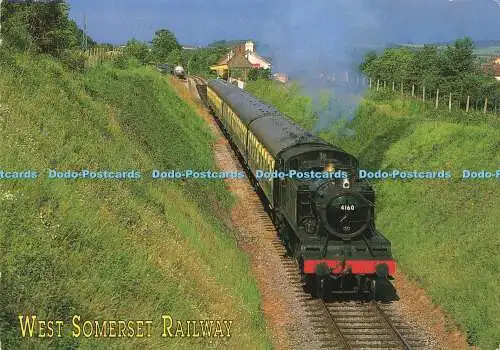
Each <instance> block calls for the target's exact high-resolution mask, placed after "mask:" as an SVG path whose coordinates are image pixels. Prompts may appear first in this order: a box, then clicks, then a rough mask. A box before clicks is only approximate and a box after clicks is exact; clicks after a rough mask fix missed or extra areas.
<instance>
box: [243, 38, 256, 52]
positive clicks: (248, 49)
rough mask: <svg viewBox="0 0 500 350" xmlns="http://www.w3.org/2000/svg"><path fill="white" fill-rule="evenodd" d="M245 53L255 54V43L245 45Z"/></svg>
mask: <svg viewBox="0 0 500 350" xmlns="http://www.w3.org/2000/svg"><path fill="white" fill-rule="evenodd" d="M245 52H247V53H249V52H255V47H254V44H253V41H250V40H248V41H247V42H246V43H245Z"/></svg>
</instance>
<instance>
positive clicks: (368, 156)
mask: <svg viewBox="0 0 500 350" xmlns="http://www.w3.org/2000/svg"><path fill="white" fill-rule="evenodd" d="M261 84H263V83H261ZM268 89H274V85H273V84H270V85H268ZM280 89H282V87H281V86H278V85H276V90H277V91H280ZM251 91H252V92H253V93H254V94H256V95H258V96H260V97H261V98H263V99H265V100H267V101H270V95H271V96H272V95H273V94H276V92H272V93H269V90H264V89H261V90H259V89H254V88H253V87H252V88H251ZM274 102H275V105H276V106H277V107H278V108H281V109H282V110H283V111H286V112H287V113H288V114H289V115H290V116H292V117H294V118H295V115H297V116H298V117H297V118H296V119H297V120H298V121H299V122H300V121H301V118H302V114H301V109H294V108H291V107H290V106H288V107H289V108H288V109H286V108H284V107H285V106H283V103H280V101H278V100H275V101H274ZM303 124H304V123H303ZM347 126H348V127H350V128H352V129H353V130H354V131H355V135H354V136H352V137H342V136H339V133H337V132H336V130H334V131H332V130H324V131H323V132H322V136H323V137H325V139H327V140H329V141H331V142H332V143H334V144H337V145H339V146H341V147H343V148H344V149H346V150H347V151H349V152H351V153H353V154H355V155H356V156H357V157H358V158H359V160H360V164H361V168H364V169H374V170H375V169H394V168H397V169H402V170H420V169H422V170H426V169H429V170H439V169H445V170H450V171H452V173H453V176H454V177H453V178H452V179H449V180H439V181H437V180H432V181H424V180H413V181H410V180H408V181H395V180H392V181H391V180H384V181H373V184H374V186H375V189H376V195H377V209H376V216H377V217H376V224H377V227H378V229H380V230H381V231H382V232H383V233H384V234H385V235H386V236H387V237H388V238H389V239H390V240H391V241H392V244H393V253H394V254H395V257H396V258H397V260H398V263H399V265H400V267H401V269H402V270H403V271H404V272H405V273H406V274H407V275H409V276H410V277H411V278H412V279H413V280H415V281H417V282H418V283H419V285H420V286H422V287H423V288H425V289H426V291H427V292H428V293H429V295H430V296H431V297H432V299H433V301H434V302H435V303H437V304H439V305H441V306H442V307H443V308H444V309H445V310H446V311H447V312H448V313H449V314H450V315H451V316H452V318H453V319H454V320H455V321H456V322H457V323H458V324H459V325H460V326H461V328H462V330H463V331H464V332H465V333H466V334H467V338H468V341H469V343H470V344H474V345H479V346H480V347H481V348H482V349H493V348H494V347H496V346H498V342H499V341H500V338H499V337H498V335H499V334H500V323H499V322H498V320H499V319H500V294H499V293H498V287H499V286H498V281H499V278H500V273H499V267H500V256H499V254H498V251H499V250H500V240H499V235H498V229H499V227H500V201H499V198H500V190H499V180H462V179H461V171H462V170H463V169H471V170H481V169H485V170H490V171H496V169H500V167H499V164H500V120H499V119H498V116H495V115H491V114H486V115H485V114H483V113H480V112H474V113H468V114H466V113H465V112H460V111H454V112H452V113H449V112H447V111H442V110H437V111H436V110H434V109H433V108H429V107H428V106H426V105H423V104H422V103H419V102H417V101H415V100H410V99H398V98H393V97H391V96H390V95H384V94H370V95H368V96H367V98H366V99H365V100H364V101H363V103H362V104H361V105H360V107H359V110H358V113H357V115H356V117H355V118H354V120H353V121H352V122H351V123H350V124H349V125H347Z"/></svg>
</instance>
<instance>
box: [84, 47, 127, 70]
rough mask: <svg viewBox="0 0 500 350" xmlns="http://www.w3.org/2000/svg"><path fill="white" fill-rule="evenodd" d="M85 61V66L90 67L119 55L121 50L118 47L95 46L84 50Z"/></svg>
mask: <svg viewBox="0 0 500 350" xmlns="http://www.w3.org/2000/svg"><path fill="white" fill-rule="evenodd" d="M85 54H86V61H85V66H86V67H91V66H93V65H96V64H98V63H100V62H103V61H105V60H110V59H113V58H114V57H116V56H118V55H121V54H122V51H121V50H120V49H112V50H110V49H108V48H105V47H96V48H92V49H90V50H87V51H86V52H85Z"/></svg>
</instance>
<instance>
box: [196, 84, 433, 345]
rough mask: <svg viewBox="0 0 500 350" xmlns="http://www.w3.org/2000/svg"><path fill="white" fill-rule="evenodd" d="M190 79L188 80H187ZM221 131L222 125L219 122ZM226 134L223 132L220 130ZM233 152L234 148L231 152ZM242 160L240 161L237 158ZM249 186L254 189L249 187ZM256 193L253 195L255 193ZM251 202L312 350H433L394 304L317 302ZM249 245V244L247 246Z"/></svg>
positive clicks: (260, 209) (255, 201)
mask: <svg viewBox="0 0 500 350" xmlns="http://www.w3.org/2000/svg"><path fill="white" fill-rule="evenodd" d="M191 78H192V80H193V82H194V84H195V87H196V90H197V92H198V94H199V97H200V99H201V100H202V101H203V102H204V101H205V98H206V94H204V89H203V85H205V84H206V81H205V79H203V78H202V77H199V76H191ZM188 79H189V78H188ZM216 122H217V124H218V125H219V127H220V124H219V123H218V121H217V120H216ZM221 132H222V133H223V134H224V132H223V131H222V130H221ZM232 150H233V152H234V148H233V149H232ZM237 158H239V157H237ZM248 186H250V187H252V185H251V184H250V183H249V184H248ZM252 192H253V191H252ZM253 193H254V196H252V197H253V198H248V201H249V202H250V203H251V204H252V205H251V207H252V209H254V210H255V212H256V213H257V219H258V220H259V221H260V222H261V223H262V227H263V229H264V231H265V232H262V235H263V236H264V237H267V239H266V241H267V243H268V244H269V245H270V246H272V247H273V251H274V252H275V253H276V254H277V255H278V256H279V257H280V261H281V263H282V265H283V268H284V270H285V273H286V276H285V278H286V280H287V281H288V282H289V283H290V285H291V286H292V289H293V293H294V298H295V299H296V300H297V301H298V303H300V304H301V305H300V308H301V309H302V310H304V312H305V316H306V317H305V319H306V320H307V321H308V322H310V323H312V325H311V326H312V327H310V328H313V329H314V333H315V336H314V338H315V340H314V341H312V343H311V344H310V345H311V347H310V349H316V348H321V349H419V350H421V349H431V348H432V347H430V346H429V345H428V344H427V343H426V340H425V339H426V337H425V336H424V335H423V334H421V331H419V330H418V329H415V328H414V327H412V326H411V325H409V324H408V323H407V322H405V320H404V319H403V316H402V315H401V314H399V313H398V312H397V310H396V308H395V306H394V304H393V303H387V304H383V303H379V302H374V301H367V300H354V301H353V300H326V301H324V300H321V299H314V298H312V297H311V294H310V293H309V292H307V291H306V290H305V289H304V286H303V283H302V281H301V279H300V275H299V268H298V266H297V263H296V261H295V260H294V259H292V258H290V257H288V256H287V255H286V249H285V247H284V246H283V245H282V243H281V241H280V240H279V238H278V234H277V231H276V229H275V227H274V225H273V223H272V220H271V219H270V217H269V215H268V214H267V213H266V211H265V210H264V205H263V203H262V202H261V200H262V199H261V197H259V196H258V194H257V193H255V192H253ZM247 243H248V242H247Z"/></svg>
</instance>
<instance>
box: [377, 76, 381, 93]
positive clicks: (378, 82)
mask: <svg viewBox="0 0 500 350" xmlns="http://www.w3.org/2000/svg"><path fill="white" fill-rule="evenodd" d="M379 89H380V79H377V91H378V90H379Z"/></svg>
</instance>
